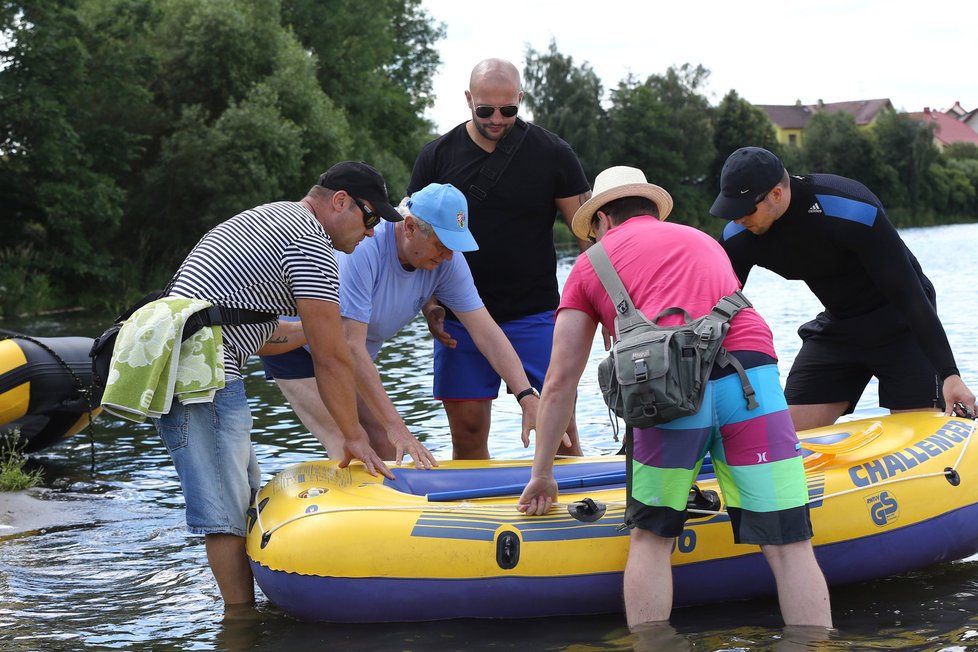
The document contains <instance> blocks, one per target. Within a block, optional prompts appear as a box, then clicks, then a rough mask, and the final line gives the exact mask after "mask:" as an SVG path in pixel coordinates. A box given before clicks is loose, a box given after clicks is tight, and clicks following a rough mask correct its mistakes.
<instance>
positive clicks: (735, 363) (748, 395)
mask: <svg viewBox="0 0 978 652" xmlns="http://www.w3.org/2000/svg"><path fill="white" fill-rule="evenodd" d="M713 362H714V364H716V365H719V366H720V367H727V366H730V367H733V368H734V371H736V372H737V375H738V376H739V377H740V384H741V385H742V386H743V388H744V398H745V399H746V400H747V409H748V410H753V409H754V408H756V407H757V406H758V405H757V393H756V392H755V391H754V386H753V385H751V384H750V380H748V378H747V371H746V370H744V365H742V364H740V360H738V359H737V358H735V357H733V356H732V355H730V354H729V353H727V350H726V349H725V348H723V347H722V346H721V347H720V352H719V353H717V357H716V360H714V361H713Z"/></svg>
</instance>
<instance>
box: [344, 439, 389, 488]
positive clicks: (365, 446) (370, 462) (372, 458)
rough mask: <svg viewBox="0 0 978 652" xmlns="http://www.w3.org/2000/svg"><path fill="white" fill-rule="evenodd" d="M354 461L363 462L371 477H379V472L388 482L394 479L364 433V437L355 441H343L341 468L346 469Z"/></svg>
mask: <svg viewBox="0 0 978 652" xmlns="http://www.w3.org/2000/svg"><path fill="white" fill-rule="evenodd" d="M354 459H357V460H360V461H361V462H363V466H364V468H366V469H367V473H369V474H370V475H377V473H378V472H379V473H380V474H381V475H383V476H384V477H385V478H387V479H388V480H393V479H394V474H393V473H392V472H391V470H390V469H388V468H387V465H386V464H384V461H383V460H381V459H380V456H379V455H377V452H376V451H374V449H373V448H371V447H370V441H369V440H368V439H367V434H366V433H363V436H362V437H358V438H356V439H353V440H350V439H345V440H344V441H343V460H342V461H341V462H340V465H339V466H340V468H341V469H345V468H346V467H347V466H349V464H350V462H351V461H353V460H354Z"/></svg>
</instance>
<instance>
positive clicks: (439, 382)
mask: <svg viewBox="0 0 978 652" xmlns="http://www.w3.org/2000/svg"><path fill="white" fill-rule="evenodd" d="M554 315H555V313H554V311H553V310H548V311H547V312H540V313H537V314H534V315H527V316H526V317H520V318H519V319H514V320H512V321H507V322H503V323H502V324H499V327H500V328H501V329H502V330H503V333H505V334H506V337H507V338H508V339H509V341H510V343H511V344H512V345H513V348H514V349H516V354H517V355H518V356H519V357H520V361H521V362H522V363H523V369H524V370H525V371H526V376H527V378H529V379H530V384H532V385H533V386H534V387H536V388H537V389H538V390H539V389H541V388H542V387H543V379H544V377H545V376H546V375H547V367H548V366H549V365H550V350H551V349H552V348H553V339H554ZM445 330H446V331H448V332H449V333H450V334H451V336H452V337H454V338H455V339H456V340H457V341H458V346H457V347H455V348H454V349H450V348H448V347H447V346H444V345H443V344H441V343H440V342H438V341H437V340H436V341H435V365H434V366H435V379H434V392H433V393H434V396H435V398H436V399H439V400H442V401H480V400H482V401H485V400H492V399H494V398H496V397H497V396H499V383H500V380H501V379H500V377H499V374H497V373H496V370H495V369H493V368H492V365H490V364H489V361H488V360H486V358H485V356H483V355H482V353H481V352H480V351H479V349H478V348H476V346H475V342H473V341H472V337H471V336H470V335H469V333H468V331H467V330H465V327H464V326H462V324H461V323H459V322H457V321H453V320H449V319H446V320H445ZM510 389H512V390H513V391H514V392H519V391H522V390H524V389H526V388H525V387H512V388H510Z"/></svg>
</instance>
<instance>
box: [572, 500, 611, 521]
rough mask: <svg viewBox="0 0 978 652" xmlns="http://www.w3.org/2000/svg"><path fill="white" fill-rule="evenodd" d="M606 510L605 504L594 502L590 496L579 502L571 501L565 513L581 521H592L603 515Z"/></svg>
mask: <svg viewBox="0 0 978 652" xmlns="http://www.w3.org/2000/svg"><path fill="white" fill-rule="evenodd" d="M606 511H608V506H607V505H605V504H604V503H598V502H595V501H593V500H591V499H590V498H585V499H584V500H582V501H580V502H577V503H571V504H570V505H568V506H567V513H568V514H570V515H571V516H573V517H574V519H575V520H578V521H580V522H581V523H593V522H595V521H596V520H598V519H599V518H601V517H602V516H604V513H605V512H606Z"/></svg>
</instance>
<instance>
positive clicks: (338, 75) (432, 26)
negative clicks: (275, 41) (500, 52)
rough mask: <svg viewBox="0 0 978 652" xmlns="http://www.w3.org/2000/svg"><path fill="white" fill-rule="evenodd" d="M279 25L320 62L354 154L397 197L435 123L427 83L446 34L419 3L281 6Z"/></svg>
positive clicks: (391, 0) (381, 0)
mask: <svg viewBox="0 0 978 652" xmlns="http://www.w3.org/2000/svg"><path fill="white" fill-rule="evenodd" d="M282 8H283V14H284V22H285V24H286V25H288V26H289V27H291V29H292V30H293V31H294V32H295V34H296V36H297V37H298V38H299V40H300V41H301V42H302V44H303V45H304V46H305V47H306V48H308V49H309V50H311V51H312V52H313V53H314V54H315V55H316V56H317V58H318V61H319V65H318V67H317V77H318V79H319V83H320V85H321V86H322V88H323V90H324V91H325V93H326V94H327V95H328V96H329V97H330V98H332V99H333V101H334V102H336V104H337V105H338V106H340V107H342V108H343V109H344V110H345V111H346V113H347V115H348V116H349V127H350V131H351V137H352V146H351V147H352V150H351V152H352V155H353V156H354V157H357V158H362V159H365V160H367V161H369V162H371V163H372V164H374V165H376V166H377V167H378V168H379V169H380V170H381V172H383V173H384V175H385V177H386V178H387V180H388V183H389V186H390V189H391V190H392V192H394V193H395V198H396V195H399V194H401V193H403V191H404V189H405V188H406V187H407V182H408V178H409V176H410V170H411V167H412V166H413V165H414V159H415V158H416V157H417V155H418V151H419V150H420V149H421V146H422V145H423V144H424V143H425V141H426V140H428V139H429V138H430V137H431V136H432V135H433V133H432V131H433V125H432V124H431V122H430V121H428V120H426V119H425V118H424V117H423V116H424V110H425V109H426V108H428V107H430V106H431V105H432V104H433V103H434V97H433V95H432V83H433V78H434V73H435V71H436V69H437V67H438V65H439V64H440V63H441V59H440V56H439V54H438V51H437V50H436V49H435V43H436V41H437V40H438V39H440V38H442V37H443V36H444V33H445V29H444V26H443V25H441V24H437V23H434V22H433V20H432V19H431V17H430V15H429V14H428V12H427V11H426V10H425V9H424V8H423V7H422V6H421V0H372V1H371V2H367V3H364V2H361V1H358V0H283V3H282Z"/></svg>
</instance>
